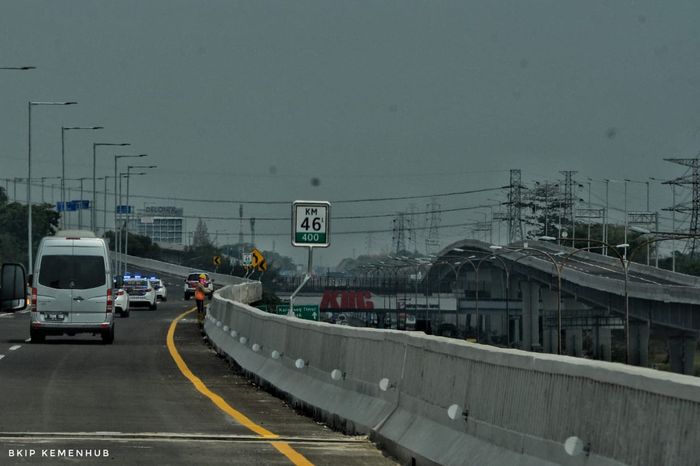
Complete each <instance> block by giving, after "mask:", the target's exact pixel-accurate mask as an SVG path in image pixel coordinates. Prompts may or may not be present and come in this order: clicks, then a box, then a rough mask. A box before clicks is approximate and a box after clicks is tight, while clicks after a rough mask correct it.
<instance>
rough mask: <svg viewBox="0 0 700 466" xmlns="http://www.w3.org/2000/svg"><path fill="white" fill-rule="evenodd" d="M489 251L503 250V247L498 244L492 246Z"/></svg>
mask: <svg viewBox="0 0 700 466" xmlns="http://www.w3.org/2000/svg"><path fill="white" fill-rule="evenodd" d="M489 249H503V246H498V245H497V244H492V245H491V246H489Z"/></svg>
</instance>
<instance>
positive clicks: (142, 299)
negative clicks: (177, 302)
mask: <svg viewBox="0 0 700 466" xmlns="http://www.w3.org/2000/svg"><path fill="white" fill-rule="evenodd" d="M124 290H125V291H126V292H127V293H129V306H148V308H149V309H150V310H152V311H155V310H156V309H157V308H158V305H157V304H156V290H155V289H154V288H153V286H151V283H150V281H149V280H148V279H147V278H143V277H141V276H140V275H134V276H133V277H132V276H129V275H125V276H124Z"/></svg>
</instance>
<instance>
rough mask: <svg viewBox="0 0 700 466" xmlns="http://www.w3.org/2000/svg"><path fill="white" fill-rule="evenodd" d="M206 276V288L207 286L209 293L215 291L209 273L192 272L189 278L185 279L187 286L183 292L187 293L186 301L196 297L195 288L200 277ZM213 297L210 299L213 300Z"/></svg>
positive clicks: (184, 286) (185, 285)
mask: <svg viewBox="0 0 700 466" xmlns="http://www.w3.org/2000/svg"><path fill="white" fill-rule="evenodd" d="M200 274H204V275H205V276H206V277H207V278H206V279H205V280H206V282H205V284H204V286H206V287H207V288H208V289H209V291H212V292H213V291H214V280H213V279H212V278H211V277H210V276H209V274H208V273H207V272H190V273H189V274H188V275H187V278H185V284H184V285H183V291H184V293H185V301H187V300H188V299H190V298H191V297H192V296H194V287H195V285H196V284H197V282H198V281H199V275H200ZM211 297H212V295H211V294H209V299H211Z"/></svg>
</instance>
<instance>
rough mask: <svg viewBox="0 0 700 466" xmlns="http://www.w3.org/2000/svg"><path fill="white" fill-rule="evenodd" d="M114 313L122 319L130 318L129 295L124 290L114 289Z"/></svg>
mask: <svg viewBox="0 0 700 466" xmlns="http://www.w3.org/2000/svg"><path fill="white" fill-rule="evenodd" d="M112 296H113V297H114V312H116V313H117V314H119V315H120V316H122V317H129V293H127V292H126V290H124V288H114V289H112Z"/></svg>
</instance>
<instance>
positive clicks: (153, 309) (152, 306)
mask: <svg viewBox="0 0 700 466" xmlns="http://www.w3.org/2000/svg"><path fill="white" fill-rule="evenodd" d="M148 308H149V309H150V310H151V311H155V310H156V309H158V304H156V302H155V301H154V302H153V304H151V305H149V306H148Z"/></svg>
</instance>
